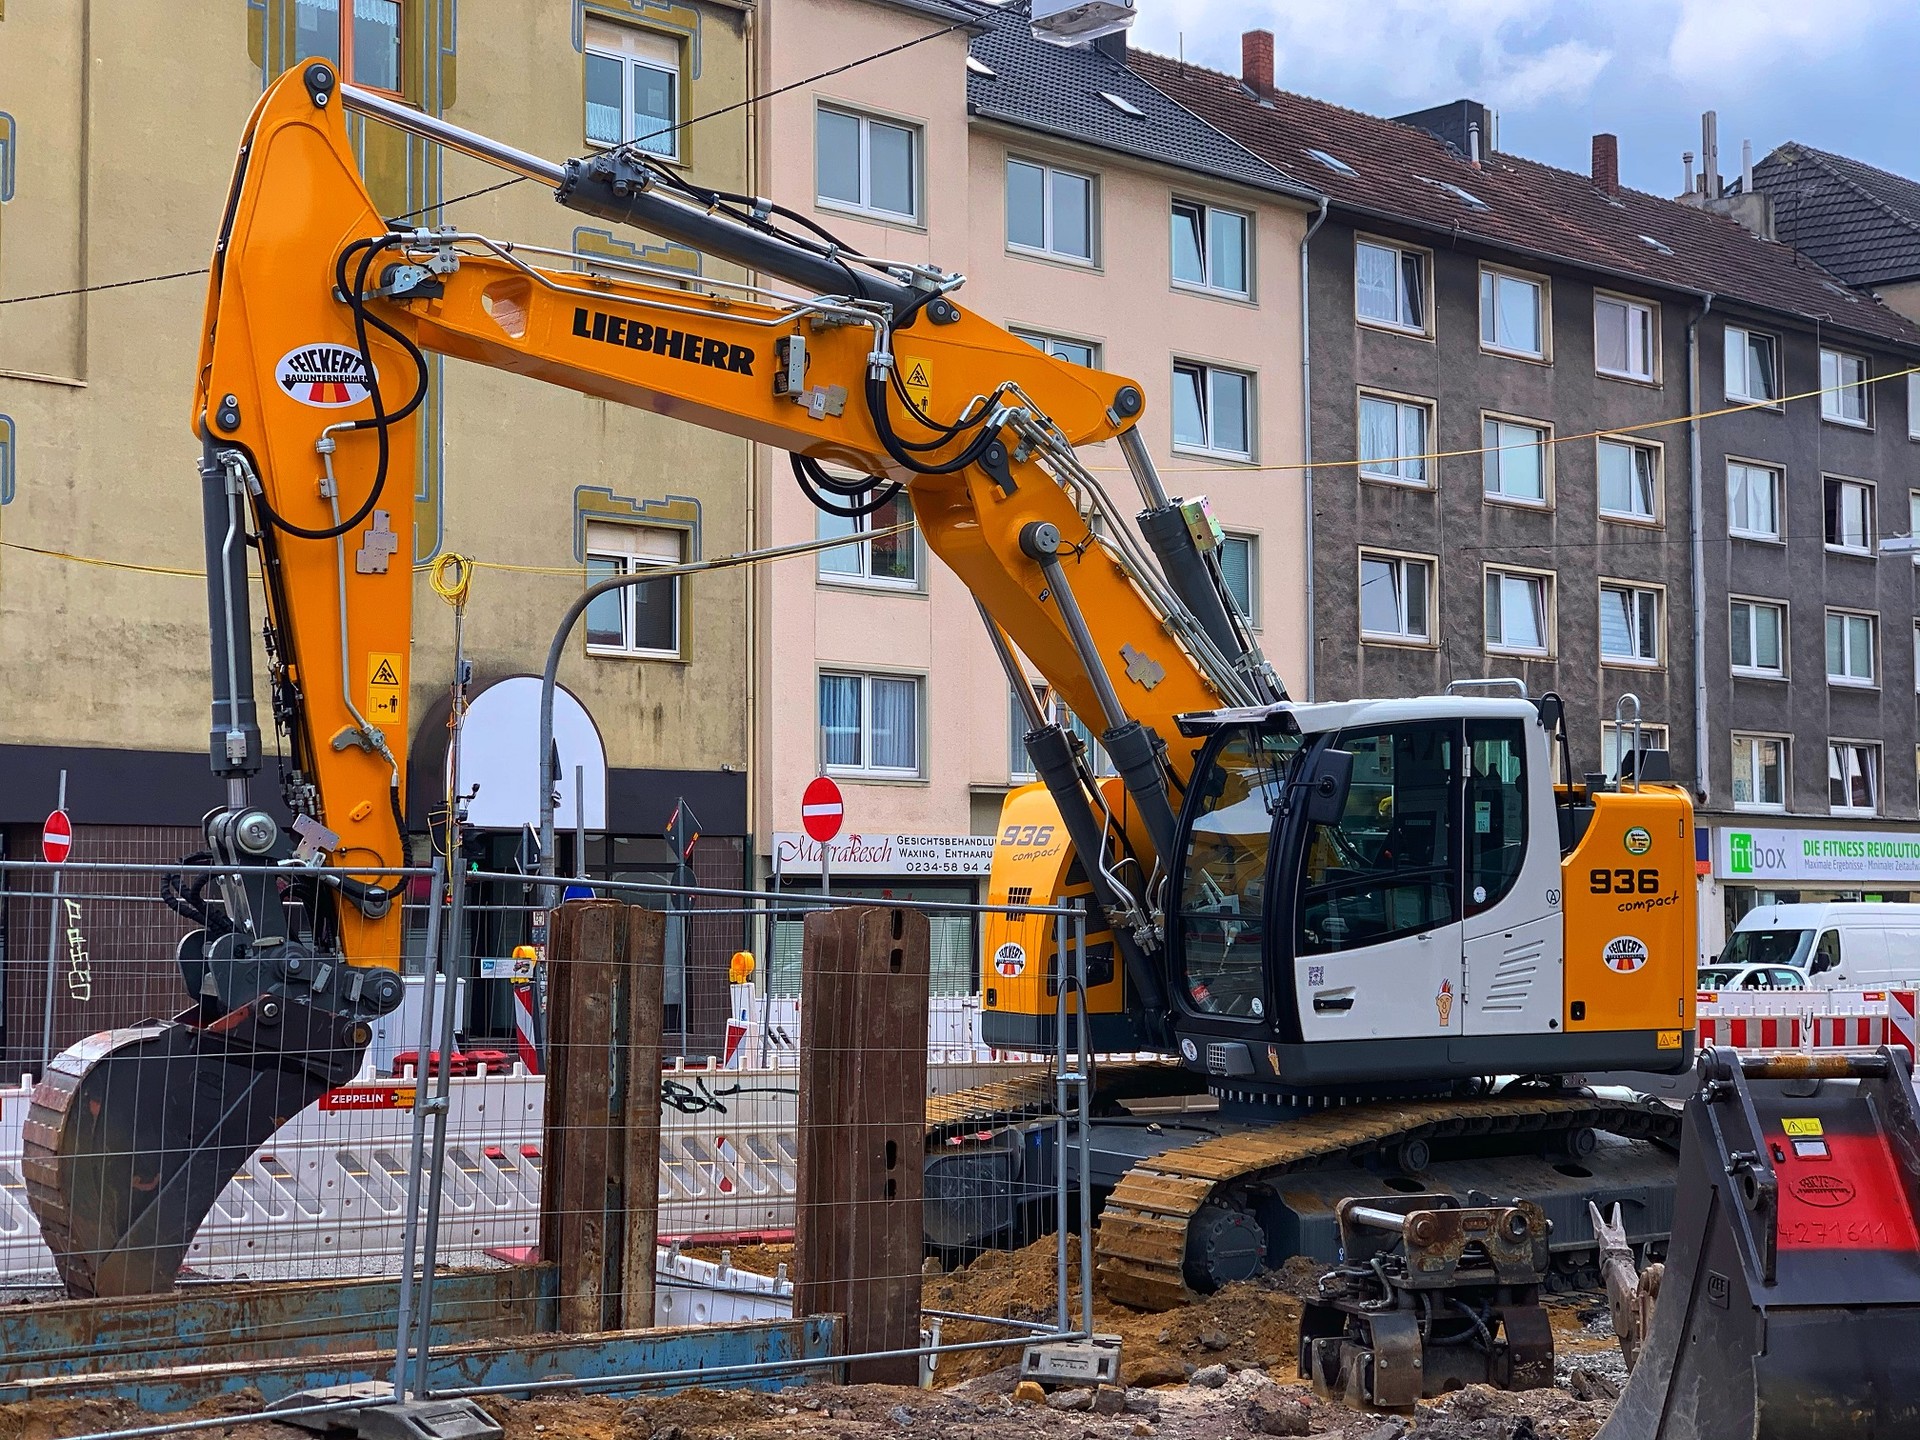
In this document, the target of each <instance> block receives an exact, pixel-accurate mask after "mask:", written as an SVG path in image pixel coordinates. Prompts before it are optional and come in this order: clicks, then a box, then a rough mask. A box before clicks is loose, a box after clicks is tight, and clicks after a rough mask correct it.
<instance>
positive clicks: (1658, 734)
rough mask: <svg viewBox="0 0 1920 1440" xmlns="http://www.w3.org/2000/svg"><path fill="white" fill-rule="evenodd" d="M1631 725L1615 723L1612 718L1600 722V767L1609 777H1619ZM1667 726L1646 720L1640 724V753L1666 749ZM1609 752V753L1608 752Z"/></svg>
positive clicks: (1631, 733) (1631, 731) (1631, 728)
mask: <svg viewBox="0 0 1920 1440" xmlns="http://www.w3.org/2000/svg"><path fill="white" fill-rule="evenodd" d="M1633 730H1634V727H1633V726H1631V725H1620V724H1616V723H1615V722H1614V721H1612V720H1602V721H1601V722H1600V768H1601V770H1603V771H1604V772H1605V773H1606V774H1607V775H1608V776H1610V777H1611V778H1613V779H1615V780H1618V779H1619V778H1620V761H1621V759H1622V757H1623V752H1624V750H1625V744H1624V742H1625V740H1627V739H1629V738H1631V737H1632V735H1633ZM1667 748H1668V747H1667V727H1666V726H1665V725H1663V724H1656V723H1654V722H1651V721H1649V722H1646V723H1643V724H1642V725H1641V726H1640V749H1639V752H1638V753H1640V754H1642V755H1644V754H1646V753H1647V752H1648V751H1649V750H1665V749H1667ZM1609 752H1611V753H1609Z"/></svg>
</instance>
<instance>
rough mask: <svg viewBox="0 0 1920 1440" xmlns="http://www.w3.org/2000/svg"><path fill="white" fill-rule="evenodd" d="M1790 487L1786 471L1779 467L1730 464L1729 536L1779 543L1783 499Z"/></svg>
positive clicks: (1735, 462) (1743, 463) (1728, 494)
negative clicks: (1782, 496)
mask: <svg viewBox="0 0 1920 1440" xmlns="http://www.w3.org/2000/svg"><path fill="white" fill-rule="evenodd" d="M1786 486H1787V477H1786V472H1785V471H1783V470H1781V469H1780V468H1779V467H1778V466H1775V465H1755V464H1752V463H1751V462H1749V461H1746V460H1729V461H1727V533H1728V534H1730V535H1743V536H1745V537H1746V538H1747V539H1749V540H1778V539H1779V538H1780V496H1781V493H1782V492H1783V491H1784V490H1785V489H1786Z"/></svg>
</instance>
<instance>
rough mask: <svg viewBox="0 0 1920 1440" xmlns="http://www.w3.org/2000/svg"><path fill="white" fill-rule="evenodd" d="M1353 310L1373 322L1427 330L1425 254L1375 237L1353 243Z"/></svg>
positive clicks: (1363, 318) (1399, 328)
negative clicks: (1384, 243) (1385, 242)
mask: <svg viewBox="0 0 1920 1440" xmlns="http://www.w3.org/2000/svg"><path fill="white" fill-rule="evenodd" d="M1353 313H1354V314H1355V315H1356V316H1358V317H1359V318H1360V319H1361V320H1363V321H1367V322H1369V323H1371V324H1375V325H1391V326H1392V327H1393V328H1394V329H1396V330H1412V331H1414V332H1415V333H1417V334H1420V335H1424V334H1426V333H1427V256H1426V252H1425V251H1423V250H1405V249H1402V248H1401V247H1400V246H1398V245H1383V244H1381V243H1380V242H1379V241H1377V240H1356V241H1355V242H1354V246H1353Z"/></svg>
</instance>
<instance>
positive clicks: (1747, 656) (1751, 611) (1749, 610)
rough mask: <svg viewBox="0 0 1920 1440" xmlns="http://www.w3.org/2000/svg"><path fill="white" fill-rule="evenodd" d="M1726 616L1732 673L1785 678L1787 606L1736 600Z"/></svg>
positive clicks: (1762, 601) (1764, 601)
mask: <svg viewBox="0 0 1920 1440" xmlns="http://www.w3.org/2000/svg"><path fill="white" fill-rule="evenodd" d="M1728 616H1729V629H1730V630H1731V632H1732V636H1733V655H1732V663H1733V673H1734V674H1736V675H1754V676H1759V677H1760V678H1762V679H1767V680H1779V679H1783V678H1785V676H1786V673H1787V667H1786V654H1787V647H1786V634H1787V607H1786V606H1784V605H1779V604H1775V603H1774V602H1773V601H1770V600H1735V601H1734V602H1733V603H1732V604H1731V605H1730V606H1729V607H1728Z"/></svg>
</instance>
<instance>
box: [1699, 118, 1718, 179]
mask: <svg viewBox="0 0 1920 1440" xmlns="http://www.w3.org/2000/svg"><path fill="white" fill-rule="evenodd" d="M1700 193H1701V194H1702V195H1704V196H1706V197H1707V199H1709V200H1718V199H1719V198H1720V114H1719V112H1718V111H1717V110H1709V111H1707V113H1706V114H1704V115H1702V116H1701V117H1700Z"/></svg>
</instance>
